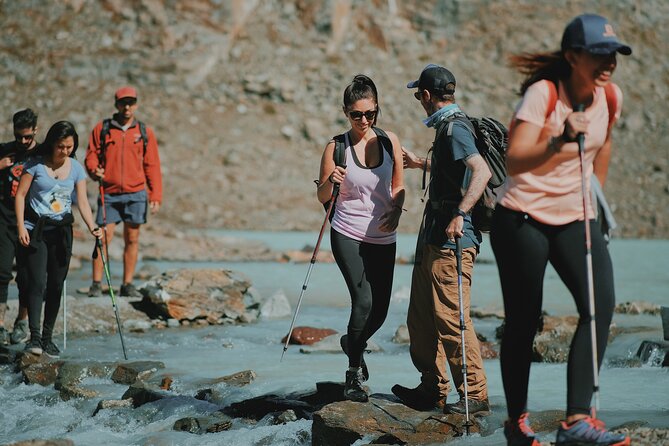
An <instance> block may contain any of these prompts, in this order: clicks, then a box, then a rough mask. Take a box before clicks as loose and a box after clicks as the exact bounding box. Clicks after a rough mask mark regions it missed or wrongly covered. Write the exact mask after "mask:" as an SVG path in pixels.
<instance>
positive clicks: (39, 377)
mask: <svg viewBox="0 0 669 446" xmlns="http://www.w3.org/2000/svg"><path fill="white" fill-rule="evenodd" d="M61 365H62V361H48V362H36V363H34V364H30V365H29V366H27V367H25V368H23V370H21V373H23V382H24V383H26V384H40V385H42V386H50V385H52V384H53V383H55V382H56V378H57V377H58V369H59V368H60V366H61Z"/></svg>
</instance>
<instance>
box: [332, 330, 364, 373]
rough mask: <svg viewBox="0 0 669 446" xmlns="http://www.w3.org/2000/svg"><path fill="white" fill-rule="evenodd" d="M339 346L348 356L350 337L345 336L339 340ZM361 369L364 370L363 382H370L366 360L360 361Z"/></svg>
mask: <svg viewBox="0 0 669 446" xmlns="http://www.w3.org/2000/svg"><path fill="white" fill-rule="evenodd" d="M339 345H341V349H342V350H343V351H344V353H346V356H348V335H343V336H342V337H341V338H339ZM365 347H366V346H365ZM360 369H361V370H362V381H363V382H365V381H368V380H369V370H368V369H367V363H366V362H365V358H362V359H361V360H360Z"/></svg>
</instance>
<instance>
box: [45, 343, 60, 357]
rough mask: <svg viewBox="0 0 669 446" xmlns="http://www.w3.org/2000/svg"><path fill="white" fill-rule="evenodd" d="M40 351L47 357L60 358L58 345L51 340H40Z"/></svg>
mask: <svg viewBox="0 0 669 446" xmlns="http://www.w3.org/2000/svg"><path fill="white" fill-rule="evenodd" d="M42 351H43V352H44V354H45V355H47V356H48V357H49V358H53V359H58V358H60V350H59V349H58V346H57V345H56V344H54V343H53V341H51V340H49V341H44V340H42Z"/></svg>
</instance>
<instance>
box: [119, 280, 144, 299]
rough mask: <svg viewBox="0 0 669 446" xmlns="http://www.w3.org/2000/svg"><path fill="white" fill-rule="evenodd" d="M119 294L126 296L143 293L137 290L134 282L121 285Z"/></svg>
mask: <svg viewBox="0 0 669 446" xmlns="http://www.w3.org/2000/svg"><path fill="white" fill-rule="evenodd" d="M119 294H120V295H121V296H125V297H142V293H140V292H139V291H137V288H135V285H133V284H132V283H124V284H123V285H121V290H120V293H119Z"/></svg>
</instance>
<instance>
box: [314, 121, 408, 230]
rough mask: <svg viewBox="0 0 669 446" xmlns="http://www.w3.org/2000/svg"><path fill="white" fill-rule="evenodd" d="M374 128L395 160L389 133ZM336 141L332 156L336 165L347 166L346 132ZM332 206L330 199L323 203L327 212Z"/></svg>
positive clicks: (331, 215) (331, 213)
mask: <svg viewBox="0 0 669 446" xmlns="http://www.w3.org/2000/svg"><path fill="white" fill-rule="evenodd" d="M372 130H374V133H376V137H377V138H378V140H379V142H380V143H381V145H382V146H383V148H384V149H385V150H386V152H388V155H390V159H391V160H392V161H395V158H394V153H393V143H392V141H391V140H390V138H389V137H388V134H387V133H386V132H385V131H384V130H383V129H380V128H378V127H372ZM332 139H333V140H334V142H335V146H334V152H333V154H332V158H333V159H334V162H335V166H344V167H345V166H346V133H342V134H340V135H337V136H335V137H333V138H332ZM336 202H337V198H336V197H335V202H334V203H333V204H332V212H330V221H332V217H333V216H334V210H335V208H334V205H335V203H336ZM329 206H330V200H328V201H326V202H325V203H323V207H324V208H325V211H326V212H327V210H328V207H329Z"/></svg>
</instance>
